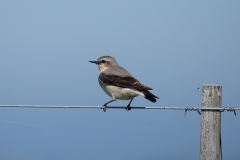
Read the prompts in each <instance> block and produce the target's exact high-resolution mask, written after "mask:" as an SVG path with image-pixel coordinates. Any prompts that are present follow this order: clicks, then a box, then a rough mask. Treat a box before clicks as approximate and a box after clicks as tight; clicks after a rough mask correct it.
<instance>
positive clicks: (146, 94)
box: [143, 91, 159, 103]
mask: <svg viewBox="0 0 240 160" xmlns="http://www.w3.org/2000/svg"><path fill="white" fill-rule="evenodd" d="M143 94H144V98H146V99H147V100H149V101H151V102H154V103H155V102H156V101H157V99H159V98H158V97H157V96H155V95H154V94H152V93H151V92H149V91H144V92H143Z"/></svg>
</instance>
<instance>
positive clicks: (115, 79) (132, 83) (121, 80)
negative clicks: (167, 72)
mask: <svg viewBox="0 0 240 160" xmlns="http://www.w3.org/2000/svg"><path fill="white" fill-rule="evenodd" d="M98 78H99V80H101V81H102V82H103V83H105V84H107V85H113V86H118V87H122V88H132V89H136V90H141V91H145V90H152V88H151V87H148V86H145V85H143V84H141V83H140V82H139V81H138V80H137V79H135V78H134V77H131V76H125V77H120V76H117V75H106V74H104V73H103V72H102V73H100V75H99V77H98Z"/></svg>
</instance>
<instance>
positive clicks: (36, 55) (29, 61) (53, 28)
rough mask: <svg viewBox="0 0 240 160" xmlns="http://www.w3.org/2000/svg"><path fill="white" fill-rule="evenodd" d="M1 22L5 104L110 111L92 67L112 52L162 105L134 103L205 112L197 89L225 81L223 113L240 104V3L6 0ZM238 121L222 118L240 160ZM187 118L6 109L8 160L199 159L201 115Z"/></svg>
mask: <svg viewBox="0 0 240 160" xmlns="http://www.w3.org/2000/svg"><path fill="white" fill-rule="evenodd" d="M0 22H1V25H0V35H1V36H0V56H1V58H0V75H1V79H0V84H1V85H0V97H1V103H0V104H2V105H5V104H6V105H7V104H13V105H17V104H18V105H27V104H31V105H81V106H84V105H93V106H99V105H102V104H104V103H105V102H107V101H109V100H110V97H108V96H107V95H106V94H105V93H104V92H103V91H102V89H101V88H100V86H99V84H98V81H97V76H98V74H99V71H98V69H97V67H96V66H95V65H93V64H91V63H89V62H88V61H89V60H96V59H97V58H98V57H100V56H103V55H111V56H113V57H115V58H116V59H117V61H118V62H119V64H120V65H122V66H123V67H124V68H126V69H127V70H128V71H130V73H131V74H132V75H134V76H135V77H136V78H137V79H138V80H139V81H140V82H142V83H143V84H146V85H148V86H150V87H152V88H154V90H153V91H152V92H153V93H154V94H155V95H157V96H158V97H160V98H161V99H160V100H158V101H157V102H156V103H151V102H150V101H147V100H146V99H144V98H142V97H138V98H135V99H134V101H133V102H132V106H156V107H157V106H159V107H161V106H169V107H170V106H172V107H185V106H195V107H200V106H201V89H199V90H198V89H197V88H198V87H201V86H202V84H221V85H222V86H223V100H222V105H223V107H229V106H232V107H240V106H239V95H240V83H239V82H240V74H239V68H240V63H239V60H240V54H239V51H240V45H239V44H240V29H239V28H240V2H239V1H228V2H223V1H222V2H219V1H211V2H209V1H201V2H197V1H184V2H181V1H74V0H71V1H57V0H55V1H54V0H52V1H7V0H2V1H1V2H0ZM127 104H128V101H121V100H119V101H117V102H113V103H112V104H111V105H116V106H126V105H127ZM238 114H239V113H237V116H234V114H233V113H228V112H224V113H222V141H223V158H224V159H228V160H231V159H239V158H240V153H239V146H240V139H239V133H240V125H239V121H240V116H239V115H238ZM183 116H184V112H183V111H172V110H132V111H129V112H127V111H125V110H110V109H109V110H107V112H106V113H103V112H102V111H101V110H100V109H23V108H19V109H18V108H0V120H1V121H0V137H1V138H0V140H1V145H0V159H5V160H13V159H14V160H22V159H24V160H32V159H34V160H42V159H44V160H50V159H51V160H52V159H59V160H66V159H73V160H74V159H91V160H92V159H109V160H110V159H111V160H112V159H116V160H123V159H124V160H126V159H139V160H141V159H142V160H145V159H165V160H172V159H185V160H192V159H199V150H200V118H201V117H200V116H199V115H198V113H197V112H188V113H187V117H186V118H183Z"/></svg>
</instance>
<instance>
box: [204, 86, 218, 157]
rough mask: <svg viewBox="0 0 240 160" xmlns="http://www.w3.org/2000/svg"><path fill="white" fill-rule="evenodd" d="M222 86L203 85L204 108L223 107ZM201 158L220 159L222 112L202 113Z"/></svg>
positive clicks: (207, 111) (206, 111)
mask: <svg viewBox="0 0 240 160" xmlns="http://www.w3.org/2000/svg"><path fill="white" fill-rule="evenodd" d="M221 106H222V86H221V85H215V84H204V85H203V86H202V108H221ZM201 118H202V120H201V138H200V160H219V158H220V157H221V148H220V132H221V128H220V127H221V112H220V111H209V110H205V111H204V110H202V114H201Z"/></svg>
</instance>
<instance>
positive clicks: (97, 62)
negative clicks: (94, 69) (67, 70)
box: [89, 61, 98, 64]
mask: <svg viewBox="0 0 240 160" xmlns="http://www.w3.org/2000/svg"><path fill="white" fill-rule="evenodd" d="M89 62H91V63H95V64H98V62H97V61H89Z"/></svg>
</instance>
